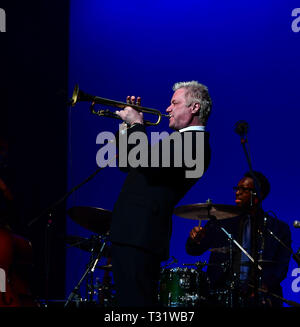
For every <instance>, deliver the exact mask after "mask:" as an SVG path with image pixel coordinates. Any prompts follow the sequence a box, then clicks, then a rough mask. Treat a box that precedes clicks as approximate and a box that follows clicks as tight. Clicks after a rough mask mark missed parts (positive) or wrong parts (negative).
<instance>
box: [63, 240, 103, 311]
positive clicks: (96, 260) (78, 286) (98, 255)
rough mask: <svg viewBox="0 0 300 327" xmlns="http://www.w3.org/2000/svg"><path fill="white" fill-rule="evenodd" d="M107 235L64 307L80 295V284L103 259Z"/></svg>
mask: <svg viewBox="0 0 300 327" xmlns="http://www.w3.org/2000/svg"><path fill="white" fill-rule="evenodd" d="M107 237H108V235H105V237H104V241H103V243H102V246H101V249H100V251H99V252H98V254H97V256H96V258H95V259H93V258H92V260H90V262H89V264H88V267H87V269H86V271H85V272H84V274H83V276H82V277H81V279H80V280H79V282H78V284H77V285H76V286H75V287H74V289H73V291H72V292H71V294H70V295H69V297H68V299H67V301H66V303H65V305H64V307H67V306H68V304H69V303H70V302H71V301H72V300H73V298H74V297H78V296H79V295H80V286H81V284H82V282H83V281H84V280H85V278H86V277H87V275H88V274H90V273H93V272H94V271H95V267H96V265H97V263H98V261H99V260H100V259H101V257H102V254H103V252H104V248H105V246H106V243H107Z"/></svg>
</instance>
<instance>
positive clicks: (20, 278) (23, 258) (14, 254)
mask: <svg viewBox="0 0 300 327" xmlns="http://www.w3.org/2000/svg"><path fill="white" fill-rule="evenodd" d="M32 257H33V253H32V245H31V243H30V241H29V240H27V239H26V238H23V237H22V236H20V235H17V234H14V233H13V232H12V231H11V230H10V229H9V228H5V227H0V307H35V306H37V303H36V302H35V299H34V296H33V295H32V293H31V285H30V276H29V274H30V267H31V266H32Z"/></svg>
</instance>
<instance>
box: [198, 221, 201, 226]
mask: <svg viewBox="0 0 300 327" xmlns="http://www.w3.org/2000/svg"><path fill="white" fill-rule="evenodd" d="M198 227H199V228H200V227H201V219H199V224H198Z"/></svg>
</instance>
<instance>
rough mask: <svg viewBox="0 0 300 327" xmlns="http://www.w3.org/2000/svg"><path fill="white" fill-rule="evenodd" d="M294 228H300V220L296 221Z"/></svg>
mask: <svg viewBox="0 0 300 327" xmlns="http://www.w3.org/2000/svg"><path fill="white" fill-rule="evenodd" d="M293 226H294V227H295V228H300V221H299V220H295V221H294V223H293Z"/></svg>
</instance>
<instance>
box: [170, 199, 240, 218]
mask: <svg viewBox="0 0 300 327" xmlns="http://www.w3.org/2000/svg"><path fill="white" fill-rule="evenodd" d="M241 213H242V210H241V209H240V208H239V207H237V206H233V205H228V204H214V203H195V204H188V205H183V206H180V207H177V208H175V209H174V214H175V215H176V216H179V217H182V218H188V219H195V220H208V219H211V218H212V217H211V216H214V217H216V219H218V220H219V219H227V218H233V217H236V216H238V215H240V214H241Z"/></svg>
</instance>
